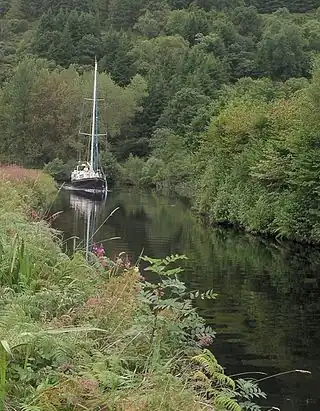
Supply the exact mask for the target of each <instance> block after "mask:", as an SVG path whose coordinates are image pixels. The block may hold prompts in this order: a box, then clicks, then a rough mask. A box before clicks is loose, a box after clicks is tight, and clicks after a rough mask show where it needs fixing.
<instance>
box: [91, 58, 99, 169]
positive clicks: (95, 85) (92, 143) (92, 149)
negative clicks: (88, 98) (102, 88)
mask: <svg viewBox="0 0 320 411" xmlns="http://www.w3.org/2000/svg"><path fill="white" fill-rule="evenodd" d="M97 71H98V64H97V59H95V64H94V83H93V107H92V130H91V152H90V170H91V171H93V170H94V163H93V160H94V157H93V154H94V149H95V144H94V143H95V137H96V136H95V135H96V120H97V116H96V113H97Z"/></svg>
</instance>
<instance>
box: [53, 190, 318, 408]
mask: <svg viewBox="0 0 320 411" xmlns="http://www.w3.org/2000/svg"><path fill="white" fill-rule="evenodd" d="M55 211H62V213H60V214H59V216H58V217H57V219H56V220H55V222H54V224H55V228H57V229H59V230H61V231H62V232H63V237H64V243H65V247H66V248H67V249H68V250H69V251H70V249H72V247H74V245H75V244H76V246H77V247H82V248H84V247H85V239H86V236H88V233H89V232H90V234H89V236H90V238H91V237H93V239H94V240H93V241H95V242H96V243H99V244H100V243H103V245H104V247H105V250H106V253H107V255H109V256H110V257H111V258H115V257H116V256H117V255H118V254H119V253H120V252H123V251H124V252H127V254H128V256H129V258H130V260H131V261H132V262H135V261H136V260H137V259H138V257H139V255H140V254H141V252H143V253H144V254H145V255H148V256H150V257H164V256H166V255H168V254H172V253H179V254H185V255H186V256H187V257H188V260H187V262H186V264H185V272H184V280H185V281H186V282H187V283H188V285H189V286H190V288H192V289H195V288H200V289H203V290H204V289H208V288H213V289H214V290H215V291H216V292H217V293H218V294H219V295H218V298H217V299H216V300H215V301H207V302H202V304H201V306H200V307H199V308H200V310H201V314H202V315H203V316H204V317H205V318H206V319H207V321H208V323H210V325H212V326H213V328H214V329H215V330H216V332H217V337H216V340H215V342H214V344H213V346H212V350H213V352H214V354H215V355H216V357H217V358H218V360H219V362H220V363H221V364H222V365H223V366H224V367H225V368H226V372H227V373H228V374H236V373H242V372H265V373H267V374H268V375H271V374H275V373H280V372H284V371H288V370H292V369H304V370H309V371H311V372H312V374H311V375H305V374H298V373H293V374H287V375H283V376H281V377H277V378H273V379H270V380H266V381H265V382H262V383H261V388H262V389H264V390H265V391H266V392H267V393H268V400H267V402H266V403H265V404H263V405H264V406H266V407H267V408H266V409H268V408H270V407H271V406H275V407H278V408H280V409H281V411H319V410H320V390H319V386H320V293H319V290H320V251H319V250H318V249H315V248H312V247H306V246H301V245H300V246H299V245H296V244H293V243H286V242H281V243H280V242H276V241H270V240H267V239H264V238H259V237H254V236H252V235H249V234H245V233H239V232H235V231H233V230H226V229H213V228H210V227H206V226H205V225H204V224H203V223H201V222H200V221H199V220H198V219H197V218H196V217H195V216H194V214H193V213H192V211H191V209H190V207H189V206H188V204H186V203H184V202H183V201H181V200H178V199H176V198H168V197H165V196H161V195H158V194H155V193H152V192H146V191H141V190H137V189H128V188H125V189H122V190H118V191H113V192H110V193H108V197H107V199H105V200H104V201H92V200H90V199H87V198H84V197H79V196H76V195H75V194H74V193H72V192H68V191H61V193H60V195H59V198H58V200H57V202H56V204H55ZM88 227H89V229H90V230H89V232H88ZM75 236H76V237H77V238H78V239H77V240H74V239H73V238H74V237H75ZM255 376H256V375H255Z"/></svg>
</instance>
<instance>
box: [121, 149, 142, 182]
mask: <svg viewBox="0 0 320 411" xmlns="http://www.w3.org/2000/svg"><path fill="white" fill-rule="evenodd" d="M144 165H145V161H144V160H143V159H142V158H140V157H137V156H134V155H132V154H130V156H129V158H128V159H127V161H126V162H125V163H123V164H122V167H121V180H122V181H123V182H125V183H126V184H130V185H140V184H142V178H143V171H142V170H143V167H144Z"/></svg>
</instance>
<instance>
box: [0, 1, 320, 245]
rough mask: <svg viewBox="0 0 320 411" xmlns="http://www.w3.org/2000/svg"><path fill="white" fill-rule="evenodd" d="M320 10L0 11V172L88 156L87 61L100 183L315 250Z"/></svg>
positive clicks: (129, 7) (41, 7)
mask: <svg viewBox="0 0 320 411" xmlns="http://www.w3.org/2000/svg"><path fill="white" fill-rule="evenodd" d="M319 6H320V1H319V0H308V1H304V2H302V0H291V1H290V0H268V1H264V2H263V1H262V0H248V1H243V0H195V1H190V0H158V1H155V0H95V1H89V0H50V1H48V0H42V1H40V0H0V44H1V47H0V60H1V64H0V84H1V89H0V127H1V134H0V153H1V154H0V160H1V161H2V162H17V163H21V164H23V165H24V166H27V167H38V168H39V167H40V168H42V167H43V166H44V165H45V164H48V163H49V166H47V168H48V167H49V168H50V166H51V170H54V169H55V170H56V172H58V171H59V173H60V174H61V173H62V174H63V172H64V171H63V170H67V169H68V164H67V165H65V164H66V163H68V162H69V163H72V161H74V160H75V159H76V158H77V156H78V153H79V152H84V151H85V148H86V145H87V142H86V141H85V139H82V138H80V137H79V136H78V135H77V130H78V129H79V127H80V126H81V124H82V123H83V121H84V119H85V118H84V117H86V116H85V115H83V112H85V110H83V107H82V103H81V101H82V100H83V97H88V94H89V93H90V90H91V86H92V84H91V81H92V80H91V78H92V65H93V61H94V56H97V58H98V64H99V72H100V75H99V84H100V86H99V93H100V95H99V97H102V98H104V113H105V116H104V117H105V118H104V120H105V124H106V129H107V133H108V138H107V140H104V141H101V143H100V145H101V149H102V155H101V162H102V164H103V165H104V166H105V169H106V171H107V175H108V178H109V180H110V181H112V180H113V181H115V180H117V179H119V178H122V179H124V180H125V181H126V182H127V183H131V184H140V185H150V186H155V187H158V188H161V189H167V190H170V191H175V192H177V193H179V194H182V195H185V196H187V197H190V198H191V199H192V202H193V204H194V207H195V209H196V210H197V211H198V212H200V213H203V214H205V215H206V216H208V217H209V219H210V221H211V222H220V223H228V224H229V223H232V224H235V225H237V226H241V227H244V228H246V229H247V230H249V231H252V232H260V233H271V234H273V235H277V236H283V237H287V238H293V239H297V240H303V241H308V242H319V241H320V223H319V199H320V198H319V196H320V154H319V153H320V151H319V146H320V133H319V129H320V114H319V113H320V110H319V108H320V60H319V59H318V57H317V55H318V53H319V52H320V9H319V10H318V7H319ZM52 161H53V163H52ZM120 164H121V165H120ZM57 170H58V171H57Z"/></svg>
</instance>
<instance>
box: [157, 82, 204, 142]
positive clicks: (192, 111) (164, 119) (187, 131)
mask: <svg viewBox="0 0 320 411" xmlns="http://www.w3.org/2000/svg"><path fill="white" fill-rule="evenodd" d="M209 101H210V100H209V98H208V97H207V96H205V95H203V94H201V93H199V92H198V91H197V90H196V89H192V88H183V89H181V90H179V91H178V92H177V93H176V94H175V95H174V96H173V98H172V99H171V100H170V102H169V103H168V105H167V106H166V107H165V109H164V110H163V112H162V114H161V117H160V118H159V120H158V122H157V127H159V128H167V129H171V130H172V131H173V132H174V133H176V134H179V135H180V136H182V137H183V136H185V137H186V138H187V141H188V144H189V146H193V147H195V146H196V141H195V140H196V135H195V133H194V130H193V129H192V121H193V119H194V118H195V117H196V116H197V114H198V112H199V111H200V110H201V109H203V108H204V107H206V106H207V105H208V104H209Z"/></svg>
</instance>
